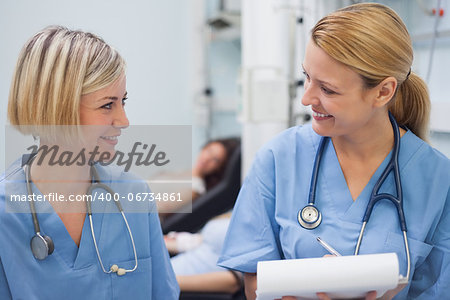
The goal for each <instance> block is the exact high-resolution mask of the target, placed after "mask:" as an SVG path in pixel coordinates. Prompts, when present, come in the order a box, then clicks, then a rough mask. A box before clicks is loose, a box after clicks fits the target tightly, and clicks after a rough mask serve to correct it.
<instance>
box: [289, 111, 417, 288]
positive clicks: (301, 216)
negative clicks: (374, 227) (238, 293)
mask: <svg viewBox="0 0 450 300" xmlns="http://www.w3.org/2000/svg"><path fill="white" fill-rule="evenodd" d="M389 120H390V122H391V125H392V129H393V132H394V148H393V151H392V156H391V158H390V160H389V163H388V165H387V166H386V168H385V169H384V171H383V173H382V174H381V176H380V178H379V179H378V180H377V182H376V183H375V186H374V188H373V190H372V193H371V195H370V200H369V203H368V204H367V208H366V211H365V213H364V217H363V222H362V227H361V231H360V234H359V236H358V241H357V243H356V248H355V255H358V254H359V248H360V245H361V242H362V237H363V234H364V230H365V227H366V224H367V222H368V221H369V219H370V216H371V214H372V210H373V207H374V205H375V204H376V203H377V202H378V201H380V200H382V199H387V200H390V201H391V202H392V203H393V204H394V206H395V207H396V209H397V213H398V218H399V222H400V228H401V231H402V232H403V238H404V243H405V252H406V259H407V273H406V277H403V278H402V280H403V282H405V280H406V282H407V281H408V279H409V273H410V268H411V262H410V253H409V246H408V239H407V236H406V232H407V228H406V219H405V213H404V211H403V193H402V184H401V180H400V170H399V164H398V156H399V153H400V130H399V127H398V124H397V122H396V120H395V118H394V116H393V115H392V114H391V112H389ZM329 139H330V138H329V137H322V138H321V140H320V144H319V148H318V150H317V152H316V157H315V160H314V166H313V173H312V176H311V184H310V188H309V197H308V204H307V205H306V206H305V207H303V208H302V209H301V210H299V212H298V216H297V219H298V222H299V224H300V225H301V226H302V227H303V228H305V229H309V230H311V229H315V228H317V227H318V226H319V225H320V223H321V221H322V213H321V212H320V211H319V209H318V208H317V207H316V205H315V199H316V187H317V179H318V174H319V166H320V161H321V160H322V154H323V151H324V148H325V146H326V144H327V142H328V140H329ZM391 171H392V172H393V175H394V182H395V187H396V190H397V195H396V196H394V195H392V194H387V193H381V194H378V192H379V190H380V188H381V186H382V185H383V183H384V181H385V180H386V178H387V177H388V175H389V173H390V172H391Z"/></svg>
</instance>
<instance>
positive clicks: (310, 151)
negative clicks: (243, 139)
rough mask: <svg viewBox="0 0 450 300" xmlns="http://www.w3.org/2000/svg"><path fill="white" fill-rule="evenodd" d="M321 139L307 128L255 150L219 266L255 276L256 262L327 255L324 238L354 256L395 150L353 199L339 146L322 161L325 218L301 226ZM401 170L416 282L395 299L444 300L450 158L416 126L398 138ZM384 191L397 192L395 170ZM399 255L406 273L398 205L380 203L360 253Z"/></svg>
mask: <svg viewBox="0 0 450 300" xmlns="http://www.w3.org/2000/svg"><path fill="white" fill-rule="evenodd" d="M319 141H320V136H319V135H317V134H316V133H315V132H314V131H313V130H312V128H311V126H310V125H308V126H298V127H293V128H290V129H288V130H286V131H284V132H283V133H281V134H280V135H278V136H277V137H275V138H274V139H273V140H272V141H270V142H269V143H268V144H266V145H265V146H264V147H263V148H262V149H261V150H260V151H259V152H258V153H257V155H256V157H255V160H254V162H253V165H252V167H251V169H250V171H249V173H248V176H247V177H246V178H245V180H244V183H243V186H242V188H241V191H240V193H239V196H238V199H237V203H236V205H235V208H234V210H233V216H232V219H231V223H230V226H229V229H228V232H227V236H226V239H225V243H224V247H223V249H222V255H221V257H220V258H219V265H221V266H223V267H227V268H230V269H235V270H238V271H241V272H246V273H256V267H257V263H258V261H264V260H278V259H294V258H311V257H322V256H324V255H325V254H329V253H327V252H326V250H325V249H324V248H323V247H322V246H321V245H320V244H319V243H318V242H317V241H316V237H318V236H320V237H321V238H322V239H323V240H325V241H326V242H328V243H329V244H330V245H332V246H333V248H335V249H336V250H337V251H338V252H340V253H341V254H342V255H353V253H354V251H355V246H356V242H357V239H358V235H359V231H360V229H361V225H362V219H363V216H364V212H365V210H366V207H367V203H368V202H369V198H370V194H371V192H372V190H373V187H374V185H375V183H376V182H377V180H378V178H379V177H380V175H381V173H382V172H383V171H384V169H385V168H386V165H387V164H388V162H389V159H390V157H391V153H390V154H389V155H388V156H387V157H386V158H385V160H384V161H383V162H382V163H381V165H380V166H379V167H378V169H377V170H376V172H375V173H374V175H373V176H372V178H371V179H370V181H369V182H368V184H367V185H366V187H365V188H364V190H363V191H362V192H361V194H360V195H359V196H358V198H357V199H356V200H355V201H353V199H352V197H351V194H350V191H349V189H348V186H347V183H346V181H345V177H344V174H343V172H342V169H341V167H340V165H339V161H338V159H337V156H336V152H335V150H334V147H333V144H332V143H331V142H330V143H328V144H327V146H326V148H325V150H324V153H323V157H322V161H321V164H320V169H319V175H318V182H317V190H316V201H315V204H316V206H317V207H318V209H319V210H320V211H321V212H322V218H323V219H322V223H321V224H320V226H319V227H317V228H316V229H313V230H307V229H304V228H302V227H301V226H300V225H299V223H298V221H297V215H298V212H299V210H301V209H302V208H303V207H304V206H305V205H306V204H307V202H308V193H309V188H310V181H311V174H312V169H313V165H314V159H315V155H316V152H317V148H318V146H319ZM399 168H400V176H401V180H402V187H403V208H404V212H405V218H406V223H407V228H408V232H407V234H408V242H409V247H410V253H411V280H410V284H409V285H408V286H407V287H405V288H404V289H403V290H402V291H401V292H400V293H399V294H398V295H397V296H396V297H395V299H410V298H411V299H445V298H448V292H449V291H450V199H449V198H450V193H449V190H450V161H449V159H448V158H447V157H445V156H444V155H443V154H441V153H440V152H438V151H437V150H435V149H433V148H432V147H430V146H429V145H428V144H426V143H425V142H423V141H422V140H421V139H419V138H418V137H417V136H415V135H414V134H413V133H412V132H411V131H407V132H406V133H405V135H404V136H403V137H402V138H401V141H400V154H399ZM379 192H380V193H384V192H387V193H391V194H393V195H396V190H395V183H394V180H393V176H392V172H391V173H390V175H389V176H388V177H387V179H386V181H385V182H384V184H383V185H382V187H381V189H380V191H379ZM386 252H396V253H397V255H398V258H399V264H400V273H401V274H403V275H405V274H406V264H407V263H406V254H405V250H404V243H403V235H402V232H401V229H400V225H399V220H398V215H397V210H396V209H395V207H394V205H393V204H392V203H391V202H390V201H387V200H382V201H380V202H378V203H377V204H376V205H375V207H374V209H373V211H372V215H371V217H370V220H369V222H368V223H367V227H366V230H365V233H364V236H363V240H362V244H361V248H360V254H369V253H386Z"/></svg>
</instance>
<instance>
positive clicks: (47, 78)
mask: <svg viewBox="0 0 450 300" xmlns="http://www.w3.org/2000/svg"><path fill="white" fill-rule="evenodd" d="M126 94H127V92H126V77H125V62H124V60H123V59H122V57H121V56H120V55H119V54H118V52H117V51H116V50H115V49H113V48H112V47H110V46H109V45H108V44H106V43H105V42H104V41H103V40H102V39H101V38H99V37H97V36H95V35H93V34H90V33H86V32H82V31H71V30H68V29H66V28H63V27H48V28H45V29H44V30H42V31H41V32H39V33H37V34H36V35H34V36H33V37H32V38H31V39H30V40H29V41H28V42H27V43H26V45H25V46H24V48H23V50H22V52H21V54H20V56H19V60H18V63H17V66H16V71H15V75H14V78H13V83H12V86H11V92H10V97H9V107H8V117H9V120H10V122H11V124H12V125H15V126H19V125H31V126H29V127H18V129H19V131H21V132H22V133H25V134H26V133H32V134H34V135H37V136H39V141H40V145H41V146H43V145H47V146H53V145H54V143H55V139H57V140H58V137H56V138H55V136H53V135H51V132H52V131H51V130H52V129H53V127H54V125H83V126H80V127H79V128H78V129H80V130H84V129H86V128H87V130H86V131H85V132H84V133H86V134H87V135H85V136H84V137H89V141H87V142H89V143H92V144H89V145H92V146H98V147H99V151H100V152H104V151H106V152H110V153H113V152H114V146H115V145H116V144H117V138H118V136H119V135H120V133H121V130H125V129H126V127H127V126H128V125H129V122H128V119H127V117H126V114H125V110H124V105H125V100H126ZM36 125H38V126H41V125H42V126H47V127H46V128H47V129H49V131H46V130H44V129H43V127H36ZM52 126H53V127H52ZM69 133H70V132H69ZM58 146H59V147H60V148H61V150H68V151H75V149H76V146H75V144H70V143H69V144H64V143H62V144H58ZM40 155H41V156H40ZM41 157H42V158H43V163H37V161H38V160H39V159H40V158H41ZM47 162H48V157H43V156H42V153H40V154H39V153H38V154H37V156H36V159H34V160H33V161H32V162H31V163H29V164H30V165H31V166H30V176H31V178H30V179H31V182H30V185H29V187H31V191H32V194H33V195H37V196H39V195H41V196H42V195H50V194H51V193H55V192H56V193H58V194H60V195H65V196H66V197H67V196H70V195H75V196H77V195H78V196H79V195H84V194H85V193H86V192H87V191H88V189H89V186H90V185H91V183H92V174H91V173H90V172H91V169H90V165H89V164H87V163H81V164H80V165H78V164H72V165H70V166H59V165H54V166H50V164H47ZM95 168H96V170H97V172H98V175H99V178H100V180H101V181H102V183H104V184H106V185H107V186H108V187H110V188H111V189H112V190H113V191H115V192H116V193H118V194H120V195H127V194H128V193H137V192H149V189H148V186H147V185H146V184H145V183H144V182H143V181H142V180H139V179H137V178H135V177H134V176H132V175H131V174H129V173H127V172H122V171H118V170H116V169H115V168H113V167H111V166H102V165H100V164H96V165H95ZM25 176H26V174H25V171H24V168H23V167H22V159H19V160H17V161H16V162H15V163H13V164H12V165H11V166H9V167H8V168H7V170H6V171H5V173H3V174H2V175H1V177H0V236H2V243H1V246H0V299H96V300H97V299H155V300H159V299H178V295H179V288H178V284H177V282H176V279H175V276H174V273H173V270H172V267H171V264H170V261H169V257H168V252H167V249H166V248H165V245H164V242H163V237H162V233H161V228H160V223H159V219H158V214H157V213H156V210H155V209H153V212H152V211H151V210H152V207H150V210H149V211H146V212H143V213H136V214H126V215H127V219H128V224H127V225H126V224H125V222H124V220H125V218H122V215H121V214H120V213H119V212H118V210H117V208H116V207H114V204H111V205H112V207H113V208H112V209H113V210H111V212H114V213H94V214H93V216H92V217H93V222H92V224H93V226H92V227H93V229H92V230H93V232H94V233H95V238H96V243H97V246H98V249H96V248H97V246H96V245H94V241H93V238H94V237H93V235H92V234H91V228H90V222H89V219H88V217H87V213H86V210H87V208H86V203H85V202H78V203H77V202H70V201H62V202H50V201H44V202H36V204H35V205H36V210H37V212H38V213H37V219H38V220H39V225H40V234H41V235H42V236H44V235H45V236H49V237H50V238H51V239H52V240H53V244H54V250H53V252H52V253H51V254H50V252H51V251H49V254H50V255H48V256H47V257H46V258H43V257H41V258H39V259H37V258H35V256H33V254H34V253H32V251H31V249H30V240H31V238H32V237H33V236H34V235H35V234H36V232H35V228H34V225H33V219H32V216H31V215H30V213H12V212H6V211H5V206H6V202H7V201H9V197H10V196H11V194H16V195H30V191H28V190H27V184H26V179H25ZM58 179H62V180H58ZM124 183H125V184H124ZM66 199H67V198H66ZM25 205H26V206H27V207H28V203H26V204H25ZM93 205H94V204H93ZM42 211H43V212H45V213H40V212H42ZM128 225H129V228H130V231H131V233H132V236H133V238H134V241H131V234H130V235H129V232H128V230H127V227H126V226H128ZM50 248H51V247H50ZM133 248H135V250H136V251H135V252H136V256H135V254H134V249H133ZM97 250H98V252H99V255H100V258H101V261H102V263H100V258H99V257H97V253H96V252H97ZM38 257H39V256H38ZM136 257H137V265H136ZM116 264H117V265H118V267H119V268H122V269H123V270H127V271H124V272H121V271H120V269H117V268H115V267H114V265H116ZM135 266H136V268H135ZM103 269H104V270H103ZM123 273H125V274H123Z"/></svg>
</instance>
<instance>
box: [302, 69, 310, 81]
mask: <svg viewBox="0 0 450 300" xmlns="http://www.w3.org/2000/svg"><path fill="white" fill-rule="evenodd" d="M303 75H305V77H306V79H307V80H309V75H308V74H307V73H306V72H305V71H303Z"/></svg>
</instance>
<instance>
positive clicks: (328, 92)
mask: <svg viewBox="0 0 450 300" xmlns="http://www.w3.org/2000/svg"><path fill="white" fill-rule="evenodd" d="M321 89H322V91H323V92H324V93H325V94H327V95H333V94H336V93H335V92H334V91H332V90H330V89H327V88H326V87H321Z"/></svg>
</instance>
